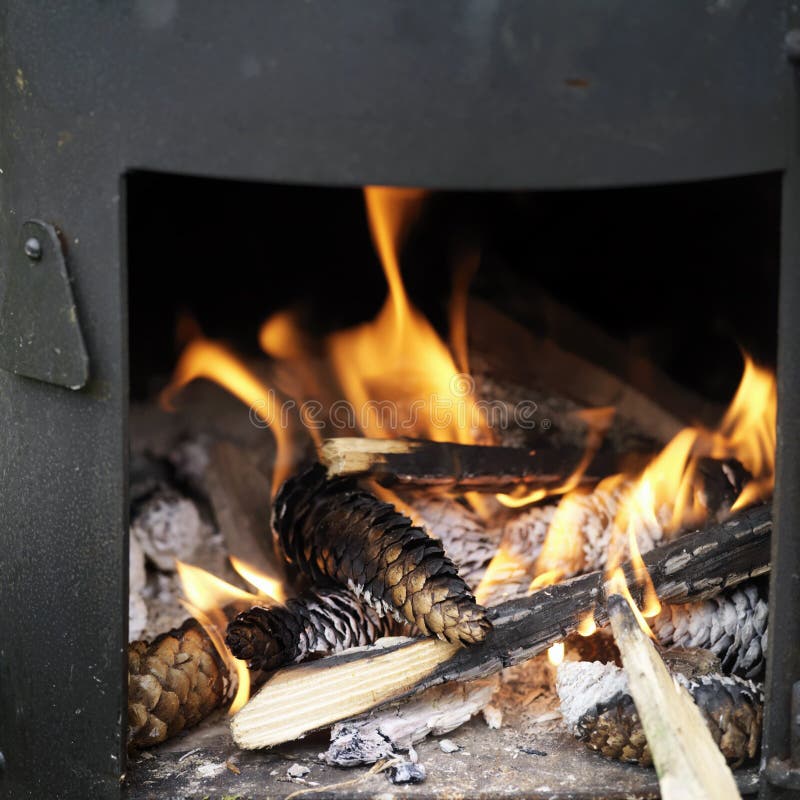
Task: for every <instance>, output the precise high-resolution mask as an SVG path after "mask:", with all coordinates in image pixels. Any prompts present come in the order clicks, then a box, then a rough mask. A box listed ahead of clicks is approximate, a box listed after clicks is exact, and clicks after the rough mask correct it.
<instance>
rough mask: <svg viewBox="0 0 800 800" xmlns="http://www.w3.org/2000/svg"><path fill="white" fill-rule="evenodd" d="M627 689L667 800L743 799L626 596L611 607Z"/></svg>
mask: <svg viewBox="0 0 800 800" xmlns="http://www.w3.org/2000/svg"><path fill="white" fill-rule="evenodd" d="M606 607H607V609H608V616H609V619H610V621H611V628H612V630H613V631H614V639H615V640H616V642H617V647H618V648H619V651H620V655H621V656H622V663H623V665H624V667H625V674H626V677H627V681H628V687H629V690H630V693H631V695H632V696H633V700H634V703H635V704H636V711H637V713H638V716H639V719H640V720H641V722H642V728H643V729H644V733H645V735H646V737H647V745H648V747H649V750H650V753H651V754H652V758H653V763H654V764H655V768H656V772H657V773H658V784H659V787H660V789H661V796H662V797H663V798H665V800H677V799H678V798H681V800H683V799H684V798H689V800H709V798H720V800H722V798H726V799H728V800H729V799H730V798H733V797H739V791H738V789H737V788H736V782H735V781H734V779H733V774H732V773H731V771H730V768H729V767H728V765H727V764H726V763H725V758H724V757H723V755H722V753H721V752H720V750H719V749H718V748H717V745H716V744H715V742H714V739H713V738H712V736H711V733H710V731H709V729H708V727H707V725H706V721H705V719H704V718H703V716H702V715H701V713H700V711H699V709H698V708H697V706H696V705H695V704H694V702H693V701H692V698H691V697H690V696H689V694H688V693H687V692H686V689H685V688H684V687H682V686H678V685H677V684H676V682H675V681H674V680H673V679H672V676H671V675H670V673H669V670H668V669H667V667H666V665H665V664H664V662H663V661H662V660H661V657H660V656H659V654H658V653H657V652H656V649H655V646H654V645H653V643H652V641H651V640H650V639H649V638H648V637H647V634H646V633H645V632H644V631H643V630H642V628H640V627H639V622H638V621H637V619H636V617H635V616H634V613H633V611H632V610H631V608H630V606H629V605H628V602H627V600H625V598H623V597H622V596H621V595H618V594H614V595H611V596H610V597H609V598H608V601H607V603H606Z"/></svg>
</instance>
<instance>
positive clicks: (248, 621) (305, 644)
mask: <svg viewBox="0 0 800 800" xmlns="http://www.w3.org/2000/svg"><path fill="white" fill-rule="evenodd" d="M395 627H396V626H395V624H394V621H393V620H392V619H391V618H389V617H381V616H380V615H379V614H378V613H377V612H375V611H374V610H373V609H371V608H370V607H369V606H366V605H364V604H362V603H361V602H360V601H359V600H358V598H357V597H356V596H355V595H353V594H351V593H350V592H348V591H344V590H339V589H332V590H330V589H328V590H324V589H321V590H317V591H313V590H310V591H308V592H305V593H304V594H303V595H301V596H300V597H299V598H296V599H292V600H287V601H286V604H285V605H273V606H269V607H261V606H255V607H254V608H250V609H248V610H247V611H243V612H242V613H241V614H239V615H238V616H237V617H236V618H235V619H234V620H233V621H232V622H231V623H230V624H229V625H228V632H227V635H226V637H225V643H226V644H227V645H228V647H229V649H230V651H231V653H233V655H234V656H235V657H236V658H239V659H242V660H244V661H247V665H248V667H249V668H250V669H251V670H252V671H255V672H259V671H262V670H273V669H277V668H278V667H282V666H285V665H286V664H291V663H299V662H300V661H305V660H306V659H308V658H311V657H314V656H319V655H327V654H328V653H334V652H338V651H340V650H347V649H348V648H350V647H361V646H363V645H367V644H372V643H373V642H375V641H376V640H378V639H380V638H381V637H382V636H389V635H391V634H392V633H393V632H394V628H395Z"/></svg>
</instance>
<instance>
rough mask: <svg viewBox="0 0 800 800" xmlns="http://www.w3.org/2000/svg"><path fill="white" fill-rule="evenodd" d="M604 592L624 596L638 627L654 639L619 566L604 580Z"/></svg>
mask: <svg viewBox="0 0 800 800" xmlns="http://www.w3.org/2000/svg"><path fill="white" fill-rule="evenodd" d="M606 594H608V595H611V594H619V595H622V597H624V598H625V600H626V601H627V603H628V605H629V606H630V607H631V611H633V616H634V617H636V621H637V622H638V623H639V627H640V628H641V629H642V630H643V631H644V632H645V633H646V634H647V635H648V636H649V637H650V638H651V639H655V638H656V637H655V635H654V634H653V631H651V630H650V626H649V625H648V624H647V620H646V619H645V618H644V614H643V613H642V612H641V611H639V606H637V605H636V602H635V600H634V599H633V597H632V596H631V592H630V589H628V583H627V581H626V580H625V573H624V572H623V571H622V568H621V567H618V568H617V569H615V570H614V571H613V572H612V573H611V577H610V578H609V579H608V581H607V582H606Z"/></svg>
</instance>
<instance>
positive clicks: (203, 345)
mask: <svg viewBox="0 0 800 800" xmlns="http://www.w3.org/2000/svg"><path fill="white" fill-rule="evenodd" d="M198 378H205V379H207V380H211V381H214V382H216V383H218V384H219V385H220V386H222V387H224V388H225V389H227V390H228V391H229V392H230V393H231V394H233V395H235V396H236V397H238V398H239V400H241V401H242V402H243V403H245V404H246V405H248V406H249V407H250V409H251V411H252V412H253V413H254V414H256V415H257V416H258V417H259V419H261V420H262V421H263V422H264V423H265V424H266V425H267V426H268V427H269V428H270V430H271V431H272V434H273V436H274V437H275V445H276V450H277V453H276V456H275V471H274V473H273V482H272V483H273V494H274V492H275V491H276V490H277V487H278V486H280V484H281V483H282V482H283V480H284V479H285V478H286V477H287V476H288V475H289V473H290V472H291V468H292V461H293V454H292V443H291V437H290V436H289V430H288V427H287V426H286V424H285V420H284V419H283V418H282V416H281V414H280V409H279V408H278V403H277V399H276V395H275V392H274V390H273V389H271V388H270V387H269V386H268V385H267V384H266V383H265V382H264V381H262V380H260V379H259V378H258V377H257V376H256V375H255V374H254V373H253V372H252V371H251V370H249V369H248V368H247V367H246V366H245V365H244V364H243V363H242V362H241V360H240V359H239V358H238V357H237V356H236V355H234V354H233V353H232V352H231V351H230V350H228V348H227V347H225V346H224V345H222V344H220V343H219V342H215V341H212V340H211V339H206V338H205V337H204V336H202V335H198V336H197V337H196V338H194V339H192V341H190V342H189V343H188V344H187V345H186V347H185V348H184V350H183V352H182V353H181V356H180V358H179V360H178V364H177V366H176V367H175V371H174V372H173V374H172V378H171V380H170V382H169V384H168V385H167V387H166V388H165V389H164V390H163V391H162V393H161V397H160V401H161V405H162V407H164V408H165V409H166V410H169V411H172V410H174V405H173V404H174V400H175V397H176V396H177V394H178V393H179V392H180V390H181V389H183V387H184V386H186V384H188V383H191V382H192V381H194V380H196V379H198Z"/></svg>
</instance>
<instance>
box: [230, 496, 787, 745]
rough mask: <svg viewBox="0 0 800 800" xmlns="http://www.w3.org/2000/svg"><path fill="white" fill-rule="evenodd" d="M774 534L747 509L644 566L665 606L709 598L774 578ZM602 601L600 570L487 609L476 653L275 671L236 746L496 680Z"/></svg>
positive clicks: (632, 575)
mask: <svg viewBox="0 0 800 800" xmlns="http://www.w3.org/2000/svg"><path fill="white" fill-rule="evenodd" d="M771 530H772V522H771V508H770V507H769V506H759V507H757V508H752V509H746V510H744V511H739V512H736V513H735V514H734V515H733V516H732V518H731V519H730V520H728V521H726V522H724V523H719V524H716V525H712V526H710V527H708V528H706V529H705V530H703V531H698V532H696V533H693V534H687V535H686V536H683V537H681V538H680V539H678V540H676V541H673V542H670V543H668V544H666V545H663V546H662V547H660V548H658V549H657V550H653V551H651V552H650V553H647V554H646V555H645V556H644V562H645V565H646V567H647V569H648V571H649V572H650V575H651V577H652V580H653V584H654V587H655V589H656V592H657V594H658V595H659V597H660V598H661V599H662V601H665V602H686V601H691V600H695V599H700V598H704V597H710V596H712V595H714V594H716V593H718V592H720V591H722V590H724V589H725V588H727V587H730V586H735V585H737V584H739V583H742V582H744V581H746V580H747V579H749V578H751V577H754V576H756V575H762V574H764V573H766V572H768V571H769V562H770V533H771ZM624 571H625V574H626V578H627V582H628V585H629V586H632V587H634V588H633V590H632V591H633V594H634V596H635V597H636V599H637V601H639V602H640V601H641V596H640V592H638V590H637V589H636V588H635V587H636V570H635V569H634V568H633V567H631V565H630V564H627V565H625V567H624ZM603 597H604V580H603V573H602V572H600V571H597V572H593V573H590V574H587V575H581V576H579V577H576V578H573V579H571V580H568V581H565V582H564V583H560V584H556V585H554V586H548V587H546V588H544V589H541V590H539V591H538V592H535V593H534V594H532V595H530V596H529V597H524V598H518V599H516V600H511V601H508V602H506V603H503V604H501V605H499V606H496V607H495V608H492V609H490V610H489V612H488V616H489V618H490V619H491V620H492V624H493V627H492V630H490V631H489V632H488V634H487V636H486V641H485V642H484V643H482V644H479V645H476V646H475V647H469V648H458V647H454V646H452V645H447V644H444V643H442V642H437V641H435V640H431V639H423V640H416V641H413V640H412V641H405V642H402V643H397V644H386V645H384V646H383V647H378V646H375V647H372V648H366V649H364V650H362V651H359V652H356V653H342V654H337V655H333V656H329V657H328V658H326V659H323V660H322V661H320V662H318V663H316V664H315V665H314V669H313V671H309V670H308V668H307V667H304V666H303V665H299V666H294V667H289V668H286V669H283V670H279V671H278V672H277V673H275V674H274V675H273V677H272V678H271V680H270V682H269V683H268V684H267V685H266V686H265V687H264V689H262V690H261V691H260V692H258V693H257V694H256V695H254V696H253V697H252V698H251V699H250V702H249V703H248V704H247V705H246V706H245V707H244V708H243V709H242V710H241V711H240V712H239V714H238V715H237V716H236V717H235V719H234V721H233V724H232V726H231V728H232V732H233V736H234V739H235V740H236V742H237V744H239V745H240V746H241V747H244V748H246V749H252V748H258V747H269V746H272V745H275V744H280V743H281V742H284V741H290V740H292V739H295V738H297V737H298V736H303V735H305V734H306V733H309V732H310V731H313V730H317V729H319V728H324V727H327V726H329V725H331V724H332V723H334V722H338V721H340V720H342V719H346V718H348V717H352V716H356V715H358V714H362V713H364V712H366V711H368V710H370V709H372V708H376V707H379V706H382V705H384V704H386V703H391V702H397V701H399V700H401V699H403V698H407V697H412V696H414V695H418V694H419V693H420V692H422V691H424V690H425V689H427V688H429V687H431V686H435V685H438V684H440V683H445V682H447V681H454V680H472V679H475V678H481V677H486V676H489V675H493V674H494V673H496V672H498V671H499V670H500V669H502V668H504V667H509V666H513V665H514V664H519V663H522V662H523V661H525V660H527V659H529V658H532V657H533V656H535V655H537V654H538V653H541V652H543V651H544V650H546V649H547V648H548V647H549V646H550V645H551V644H553V643H554V642H557V641H561V640H562V639H564V638H565V636H567V635H568V634H569V633H572V632H574V631H576V630H577V629H578V627H579V625H580V624H581V623H582V622H583V621H584V620H585V619H586V616H587V614H591V613H593V614H594V618H595V621H596V622H597V623H598V624H603V623H604V622H605V620H606V619H607V614H606V611H605V608H604V605H603ZM345 684H346V685H347V687H348V692H347V694H348V697H347V701H346V702H343V700H342V695H341V688H340V687H341V686H343V685H345Z"/></svg>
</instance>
